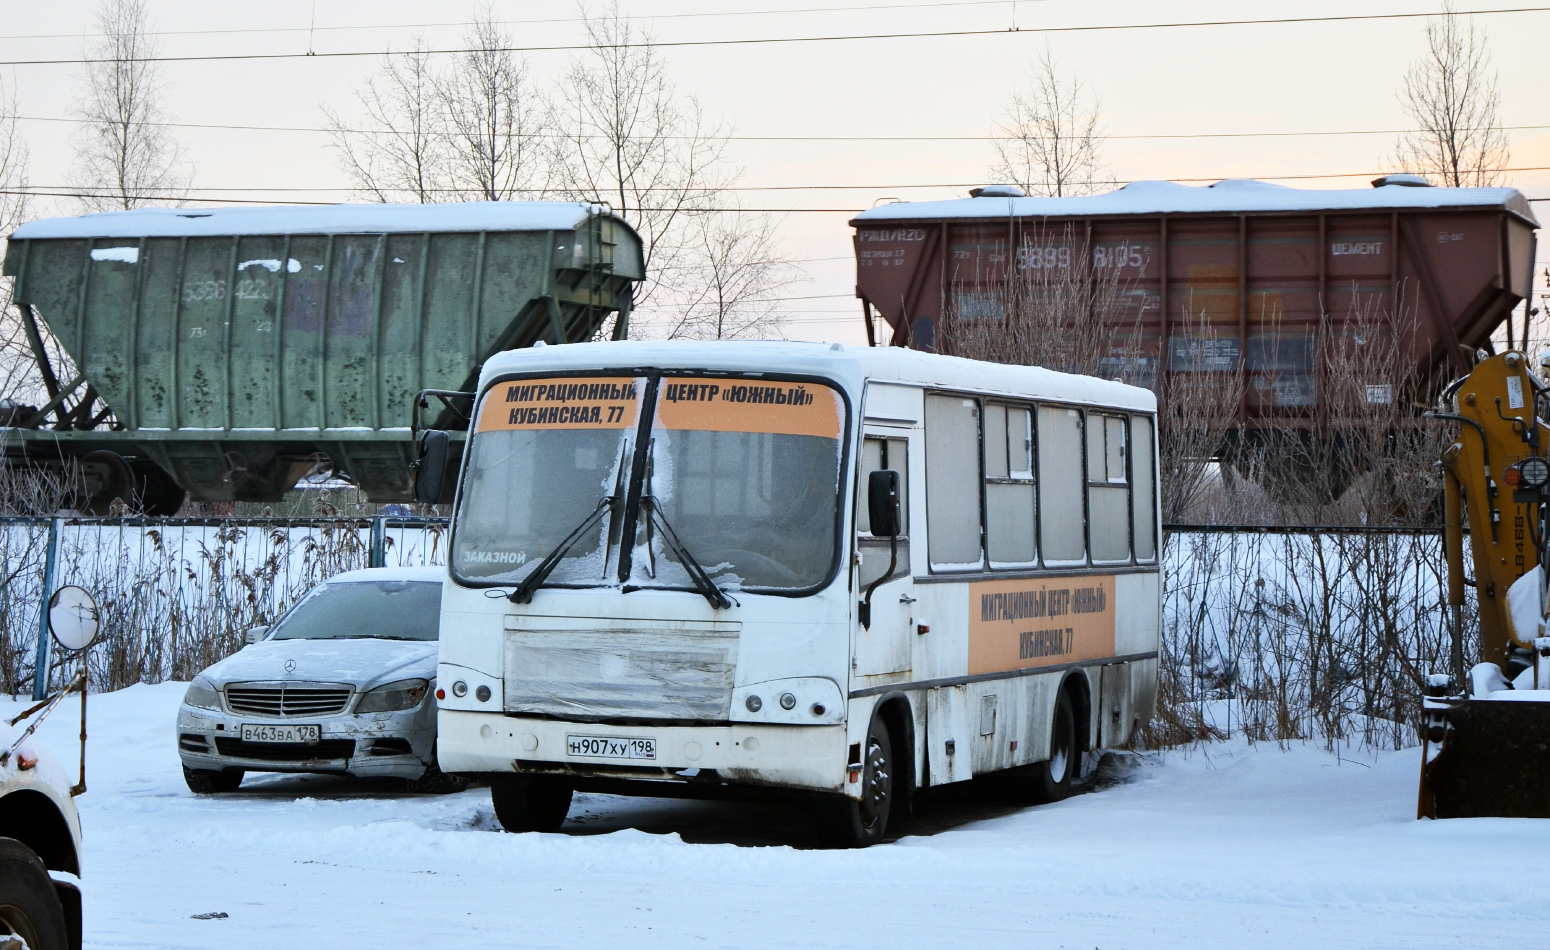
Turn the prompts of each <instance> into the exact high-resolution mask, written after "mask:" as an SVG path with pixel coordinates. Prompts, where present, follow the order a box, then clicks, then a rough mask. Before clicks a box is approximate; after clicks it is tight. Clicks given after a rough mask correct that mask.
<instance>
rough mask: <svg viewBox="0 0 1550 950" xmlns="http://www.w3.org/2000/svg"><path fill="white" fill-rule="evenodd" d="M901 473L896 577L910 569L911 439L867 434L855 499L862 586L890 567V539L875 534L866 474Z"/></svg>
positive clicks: (863, 444) (863, 446)
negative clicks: (858, 492) (859, 488)
mask: <svg viewBox="0 0 1550 950" xmlns="http://www.w3.org/2000/svg"><path fill="white" fill-rule="evenodd" d="M889 470H892V471H895V472H898V473H899V485H900V487H901V488H902V491H901V492H900V493H899V563H898V566H897V567H895V568H894V572H893V574H892V576H893V577H901V576H904V575H907V574H908V573H909V570H910V539H909V534H910V489H909V484H910V461H909V442H908V441H906V440H905V439H883V438H875V437H872V436H868V437H867V438H865V439H863V440H862V442H861V493H862V494H861V497H860V498H858V499H857V500H856V536H857V539H858V545H857V549H858V550H859V551H860V552H861V586H862V587H865V586H866V585H868V584H870V583H872V582H873V581H875V580H877V578H878V577H880V576H881V575H882V573H883V572H884V571H886V570H887V569H888V540H887V539H886V538H874V537H872V525H871V514H870V512H869V511H868V510H867V499H866V490H867V489H866V486H867V477H868V476H869V475H870V474H871V473H872V472H878V471H889Z"/></svg>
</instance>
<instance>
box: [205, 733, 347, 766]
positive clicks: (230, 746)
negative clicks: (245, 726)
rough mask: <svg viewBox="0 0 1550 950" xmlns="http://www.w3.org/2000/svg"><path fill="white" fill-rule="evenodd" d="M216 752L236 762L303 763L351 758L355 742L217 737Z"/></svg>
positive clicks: (343, 740)
mask: <svg viewBox="0 0 1550 950" xmlns="http://www.w3.org/2000/svg"><path fill="white" fill-rule="evenodd" d="M215 749H216V751H217V752H219V753H220V754H221V755H229V756H231V757H232V758H237V759H262V760H264V761H265V762H304V761H307V760H311V759H348V758H349V757H350V756H352V755H354V754H355V740H354V739H324V740H322V741H321V742H317V743H314V744H312V745H307V744H306V743H304V742H243V741H242V740H241V739H228V738H226V737H224V736H216V737H215Z"/></svg>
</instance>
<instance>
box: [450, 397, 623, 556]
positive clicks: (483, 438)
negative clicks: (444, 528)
mask: <svg viewBox="0 0 1550 950" xmlns="http://www.w3.org/2000/svg"><path fill="white" fill-rule="evenodd" d="M644 389H645V380H644V379H638V378H633V377H621V378H613V377H610V378H586V379H582V378H575V377H568V378H560V379H528V380H513V381H511V382H507V383H499V384H497V385H495V386H493V387H491V389H490V390H489V392H487V393H486V394H485V396H484V399H483V400H482V401H481V403H480V408H479V415H478V420H479V421H478V425H477V427H476V429H475V432H474V437H473V439H472V440H471V441H470V443H469V446H468V458H467V461H466V467H467V470H468V473H467V476H466V481H465V482H464V485H463V501H462V506H461V509H462V510H461V512H460V516H459V518H458V524H457V536H456V538H455V540H454V543H453V549H452V564H453V568H454V570H455V572H456V573H457V574H458V575H459V576H461V577H465V578H468V579H470V580H489V581H493V582H497V583H501V582H505V583H509V582H520V581H521V580H522V579H523V578H524V577H525V576H526V575H527V574H528V573H529V572H531V571H532V570H534V569H535V568H536V567H537V565H538V564H539V563H540V562H542V561H543V559H544V558H545V557H547V556H549V555H550V554H551V553H553V552H554V551H556V550H557V549H559V548H560V546H561V545H562V544H563V543H564V542H565V540H566V539H567V538H568V537H569V536H570V535H571V534H572V532H574V531H576V530H577V529H578V528H581V527H582V526H583V525H585V524H586V523H587V522H588V520H589V518H590V516H591V515H593V514H594V513H595V512H596V511H597V509H598V506H599V504H600V503H601V502H602V501H603V499H605V498H612V497H614V496H616V495H622V492H623V488H624V485H623V482H624V480H625V479H627V478H628V477H629V472H630V465H629V463H630V456H631V450H632V448H633V442H634V438H635V429H636V426H637V422H638V420H639V406H640V398H641V395H642V393H643V392H644ZM592 527H593V528H594V529H595V530H587V531H586V532H584V534H583V536H582V537H578V538H576V539H575V540H574V542H573V543H572V544H571V545H570V546H569V547H568V548H566V549H565V550H564V551H563V552H561V557H560V560H559V564H558V565H557V566H556V567H555V569H554V571H553V572H552V573H551V574H550V580H551V582H553V583H557V584H582V585H590V584H599V583H602V582H603V580H604V572H605V570H606V569H607V566H608V564H607V562H608V553H609V552H608V547H609V544H608V532H609V531H615V532H617V531H618V527H617V526H616V525H613V524H611V523H610V520H609V519H608V518H602V519H599V523H597V524H596V525H594V526H592Z"/></svg>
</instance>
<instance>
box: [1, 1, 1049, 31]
mask: <svg viewBox="0 0 1550 950" xmlns="http://www.w3.org/2000/svg"><path fill="white" fill-rule="evenodd" d="M1015 2H1017V3H1048V2H1051V0H1015ZM1013 6H1014V0H952V2H947V3H881V4H871V5H867V6H853V7H797V8H792V9H787V10H715V11H710V12H703V13H657V14H651V15H649V16H646V15H641V16H632V15H623V16H621V17H620V19H623V20H630V21H643V22H655V21H658V20H702V19H712V18H715V19H726V18H728V17H752V16H788V15H789V16H795V15H800V14H806V13H856V12H865V11H870V10H924V9H931V8H941V7H950V8H955V9H956V8H959V7H1008V8H1010V7H1013ZM581 22H583V18H582V17H574V16H570V17H543V18H537V19H526V20H496V21H495V23H496V24H497V25H499V26H534V25H540V24H545V23H581ZM472 25H473V24H471V23H469V22H468V21H467V20H443V21H441V22H433V23H349V24H341V25H338V26H316V27H314V26H260V27H233V28H231V29H226V30H151V31H148V32H147V33H146V34H145V35H146V36H225V35H231V34H241V35H249V34H251V35H257V34H261V33H313V32H317V33H325V32H328V33H337V32H342V31H353V32H364V31H368V30H428V29H436V28H440V27H452V26H456V27H467V26H472ZM94 35H95V34H91V33H31V34H22V35H13V36H7V37H4V39H7V40H77V39H89V38H91V37H92V36H94Z"/></svg>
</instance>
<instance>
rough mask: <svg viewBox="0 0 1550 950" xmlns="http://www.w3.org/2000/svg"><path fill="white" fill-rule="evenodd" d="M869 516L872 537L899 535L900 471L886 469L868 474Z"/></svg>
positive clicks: (867, 500) (893, 536) (867, 501)
mask: <svg viewBox="0 0 1550 950" xmlns="http://www.w3.org/2000/svg"><path fill="white" fill-rule="evenodd" d="M866 495H867V498H866V503H867V517H868V518H869V519H870V521H871V523H872V537H874V538H896V537H898V536H899V521H900V520H901V519H900V518H899V473H898V472H895V471H891V470H888V469H884V470H882V471H876V472H871V473H869V474H868V475H867V490H866Z"/></svg>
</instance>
